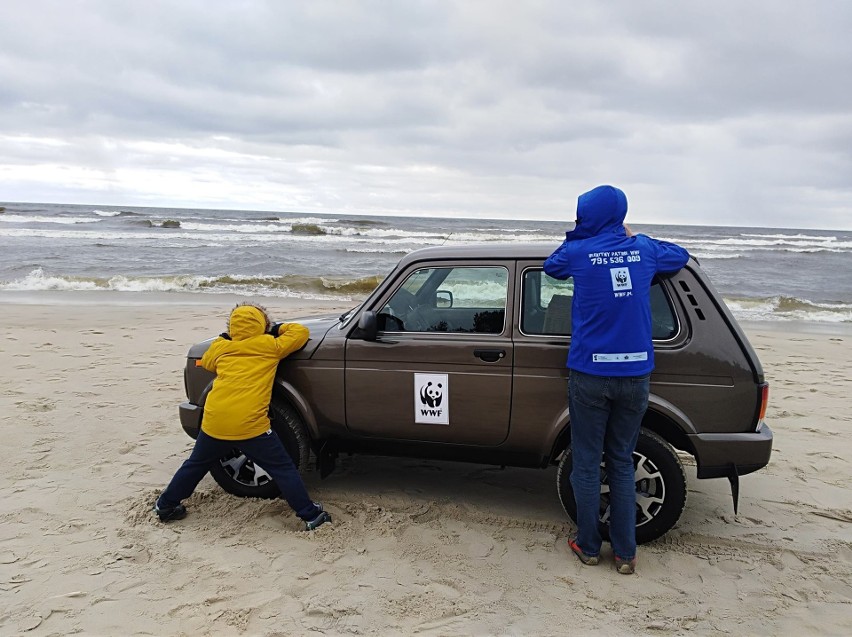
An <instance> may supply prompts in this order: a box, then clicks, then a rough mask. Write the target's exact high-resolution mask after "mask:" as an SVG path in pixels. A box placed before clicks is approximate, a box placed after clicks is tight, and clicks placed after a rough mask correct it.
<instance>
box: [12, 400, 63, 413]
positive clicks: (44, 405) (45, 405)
mask: <svg viewBox="0 0 852 637" xmlns="http://www.w3.org/2000/svg"><path fill="white" fill-rule="evenodd" d="M15 406H17V407H19V408H20V409H23V410H24V411H29V412H42V411H53V410H54V409H56V405H55V404H54V403H52V402H50V401H44V402H26V401H23V400H19V401H18V402H16V403H15Z"/></svg>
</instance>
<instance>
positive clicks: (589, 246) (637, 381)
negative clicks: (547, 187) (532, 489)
mask: <svg viewBox="0 0 852 637" xmlns="http://www.w3.org/2000/svg"><path fill="white" fill-rule="evenodd" d="M626 215H627V197H626V196H625V194H624V193H623V192H622V191H621V190H619V189H618V188H615V187H613V186H598V187H597V188H594V189H593V190H590V191H589V192H587V193H584V194H582V195H580V197H579V198H578V200H577V221H576V224H575V227H574V230H573V231H570V232H568V233H567V234H566V235H565V241H564V242H563V243H562V245H561V246H559V248H558V249H557V250H556V251H555V252H554V253H553V254H551V255H550V257H548V259H547V260H546V261H545V262H544V271H545V272H546V273H547V274H548V275H550V276H551V277H553V278H555V279H567V278H569V277H573V278H574V298H573V301H572V314H571V346H570V348H569V352H568V369H569V377H568V409H569V414H570V417H571V453H572V456H573V468H572V470H571V486H572V488H573V490H574V498H575V501H576V504H577V536H576V538H574V539H572V540H569V546H570V548H571V550H572V551H573V552H574V554H575V555H576V556H577V557H578V558H579V559H580V561H582V562H583V563H584V564H588V565H594V564H597V563H598V561H599V556H600V550H601V543H602V538H601V535H600V533H599V531H598V516H599V508H600V487H601V485H600V463H601V457H602V456H603V458H604V461H605V463H606V471H607V476H608V478H609V488H610V500H609V501H610V516H609V534H610V543H611V544H612V550H613V553H614V556H615V566H616V569H617V570H618V572H619V573H623V574H631V573H633V572H635V569H636V484H635V478H634V470H633V451H634V450H635V448H636V441H637V439H638V437H639V429H640V427H641V425H642V418H643V416H644V414H645V410H646V408H647V407H648V392H649V382H650V375H651V370H653V369H654V347H653V344H652V342H651V302H650V289H651V282H652V280H653V278H654V276H655V275H656V274H658V273H664V272H676V271H677V270H680V269H681V268H682V267H683V266H684V265H686V262H687V260H688V259H689V254H688V253H687V251H686V250H684V249H683V248H681V247H680V246H678V245H675V244H673V243H668V242H665V241H659V240H656V239H652V238H650V237H647V236H645V235H642V234H633V232H631V231H630V228H629V227H628V226H627V225H626V224H625V223H624V218H625V217H626Z"/></svg>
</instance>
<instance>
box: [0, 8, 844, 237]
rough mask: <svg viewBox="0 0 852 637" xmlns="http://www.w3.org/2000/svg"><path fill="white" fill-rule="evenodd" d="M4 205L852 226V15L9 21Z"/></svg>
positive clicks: (47, 12)
mask: <svg viewBox="0 0 852 637" xmlns="http://www.w3.org/2000/svg"><path fill="white" fill-rule="evenodd" d="M0 149H2V150H0V201H31V202H58V203H91V204H113V205H140V206H169V207H203V208H236V209H254V210H269V211H302V212H327V213H332V214H340V213H360V214H415V215H421V216H447V215H459V216H465V217H475V216H482V217H492V218H528V219H555V220H559V219H565V220H567V221H570V220H573V219H574V211H575V210H576V198H577V195H578V194H580V193H581V192H583V191H585V190H588V189H589V188H591V187H594V186H596V185H598V184H601V183H612V184H615V185H617V186H620V187H621V188H622V189H624V190H625V192H626V193H627V196H628V200H629V201H630V212H629V213H628V220H629V221H630V220H632V221H633V222H635V223H643V222H644V223H687V224H713V225H737V226H746V225H752V226H776V227H793V228H795V227H800V228H836V229H852V2H849V1H848V0H837V1H828V2H821V1H820V0H813V1H811V2H806V1H804V0H802V1H797V2H793V1H787V0H772V1H769V0H766V1H763V0H751V1H748V2H742V1H736V2H729V1H721V2H720V1H716V2H641V1H637V0H630V1H621V2H569V1H567V0H552V1H549V0H540V1H535V0H533V1H529V2H518V1H517V0H507V1H503V0H482V1H469V2H465V1H464V0H454V1H448V2H441V1H432V2H415V1H406V0H384V1H381V2H380V1H364V0H358V1H354V0H353V1H352V2H344V1H338V2H323V1H317V0H311V1H305V2H295V1H285V0H281V1H278V2H274V1H271V0H270V1H268V2H263V1H261V0H232V1H227V2H226V1H224V0H222V1H216V0H204V1H192V2H190V1H180V0H172V1H163V2H157V1H150V0H148V1H145V2H141V1H138V2H137V1H135V0H134V1H129V0H89V1H85V0H79V1H76V0H56V1H54V2H46V1H41V0H3V2H2V3H0Z"/></svg>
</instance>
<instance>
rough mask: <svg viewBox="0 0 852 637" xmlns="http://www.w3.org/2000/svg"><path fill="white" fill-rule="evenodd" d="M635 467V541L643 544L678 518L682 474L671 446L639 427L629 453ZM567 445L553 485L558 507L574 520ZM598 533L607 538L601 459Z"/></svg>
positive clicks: (682, 499) (605, 487)
mask: <svg viewBox="0 0 852 637" xmlns="http://www.w3.org/2000/svg"><path fill="white" fill-rule="evenodd" d="M633 466H634V468H635V471H636V542H637V543H639V544H644V543H645V542H650V541H651V540H655V539H657V538H658V537H660V536H662V535H664V534H665V533H666V532H668V531H669V529H671V528H672V527H673V526H674V525H675V524H676V523H677V521H678V519H679V518H680V514H681V513H682V512H683V508H684V506H685V505H686V475H685V474H684V472H683V465H681V463H680V460H679V459H678V457H677V454H676V453H675V452H674V449H672V447H671V446H670V445H669V444H668V443H667V442H666V441H665V440H663V439H662V438H661V437H660V436H658V435H657V434H655V433H654V432H653V431H648V430H647V429H642V430H641V431H640V433H639V440H638V442H637V443H636V451H635V452H634V453H633ZM571 467H572V455H571V447H568V449H566V450H565V453H564V454H562V460H561V461H560V462H559V471H558V472H557V474H556V488H557V491H558V492H559V499H560V500H561V501H562V507H563V508H564V509H565V512H566V513H567V514H568V516H569V517H570V518H571V519H572V520H574V521H575V522H576V521H577V504H576V502H575V501H574V489H573V488H572V487H571V480H570V476H571ZM598 528H599V530H600V534H601V536H602V537H603V538H604V539H605V540H607V541H608V540H609V484H608V482H607V474H606V467H605V466H604V463H603V461H601V501H600V523H599V525H598Z"/></svg>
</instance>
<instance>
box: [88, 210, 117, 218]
mask: <svg viewBox="0 0 852 637" xmlns="http://www.w3.org/2000/svg"><path fill="white" fill-rule="evenodd" d="M92 212H93V213H95V214H96V215H98V216H99V217H117V216H118V215H120V214H121V210H92Z"/></svg>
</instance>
